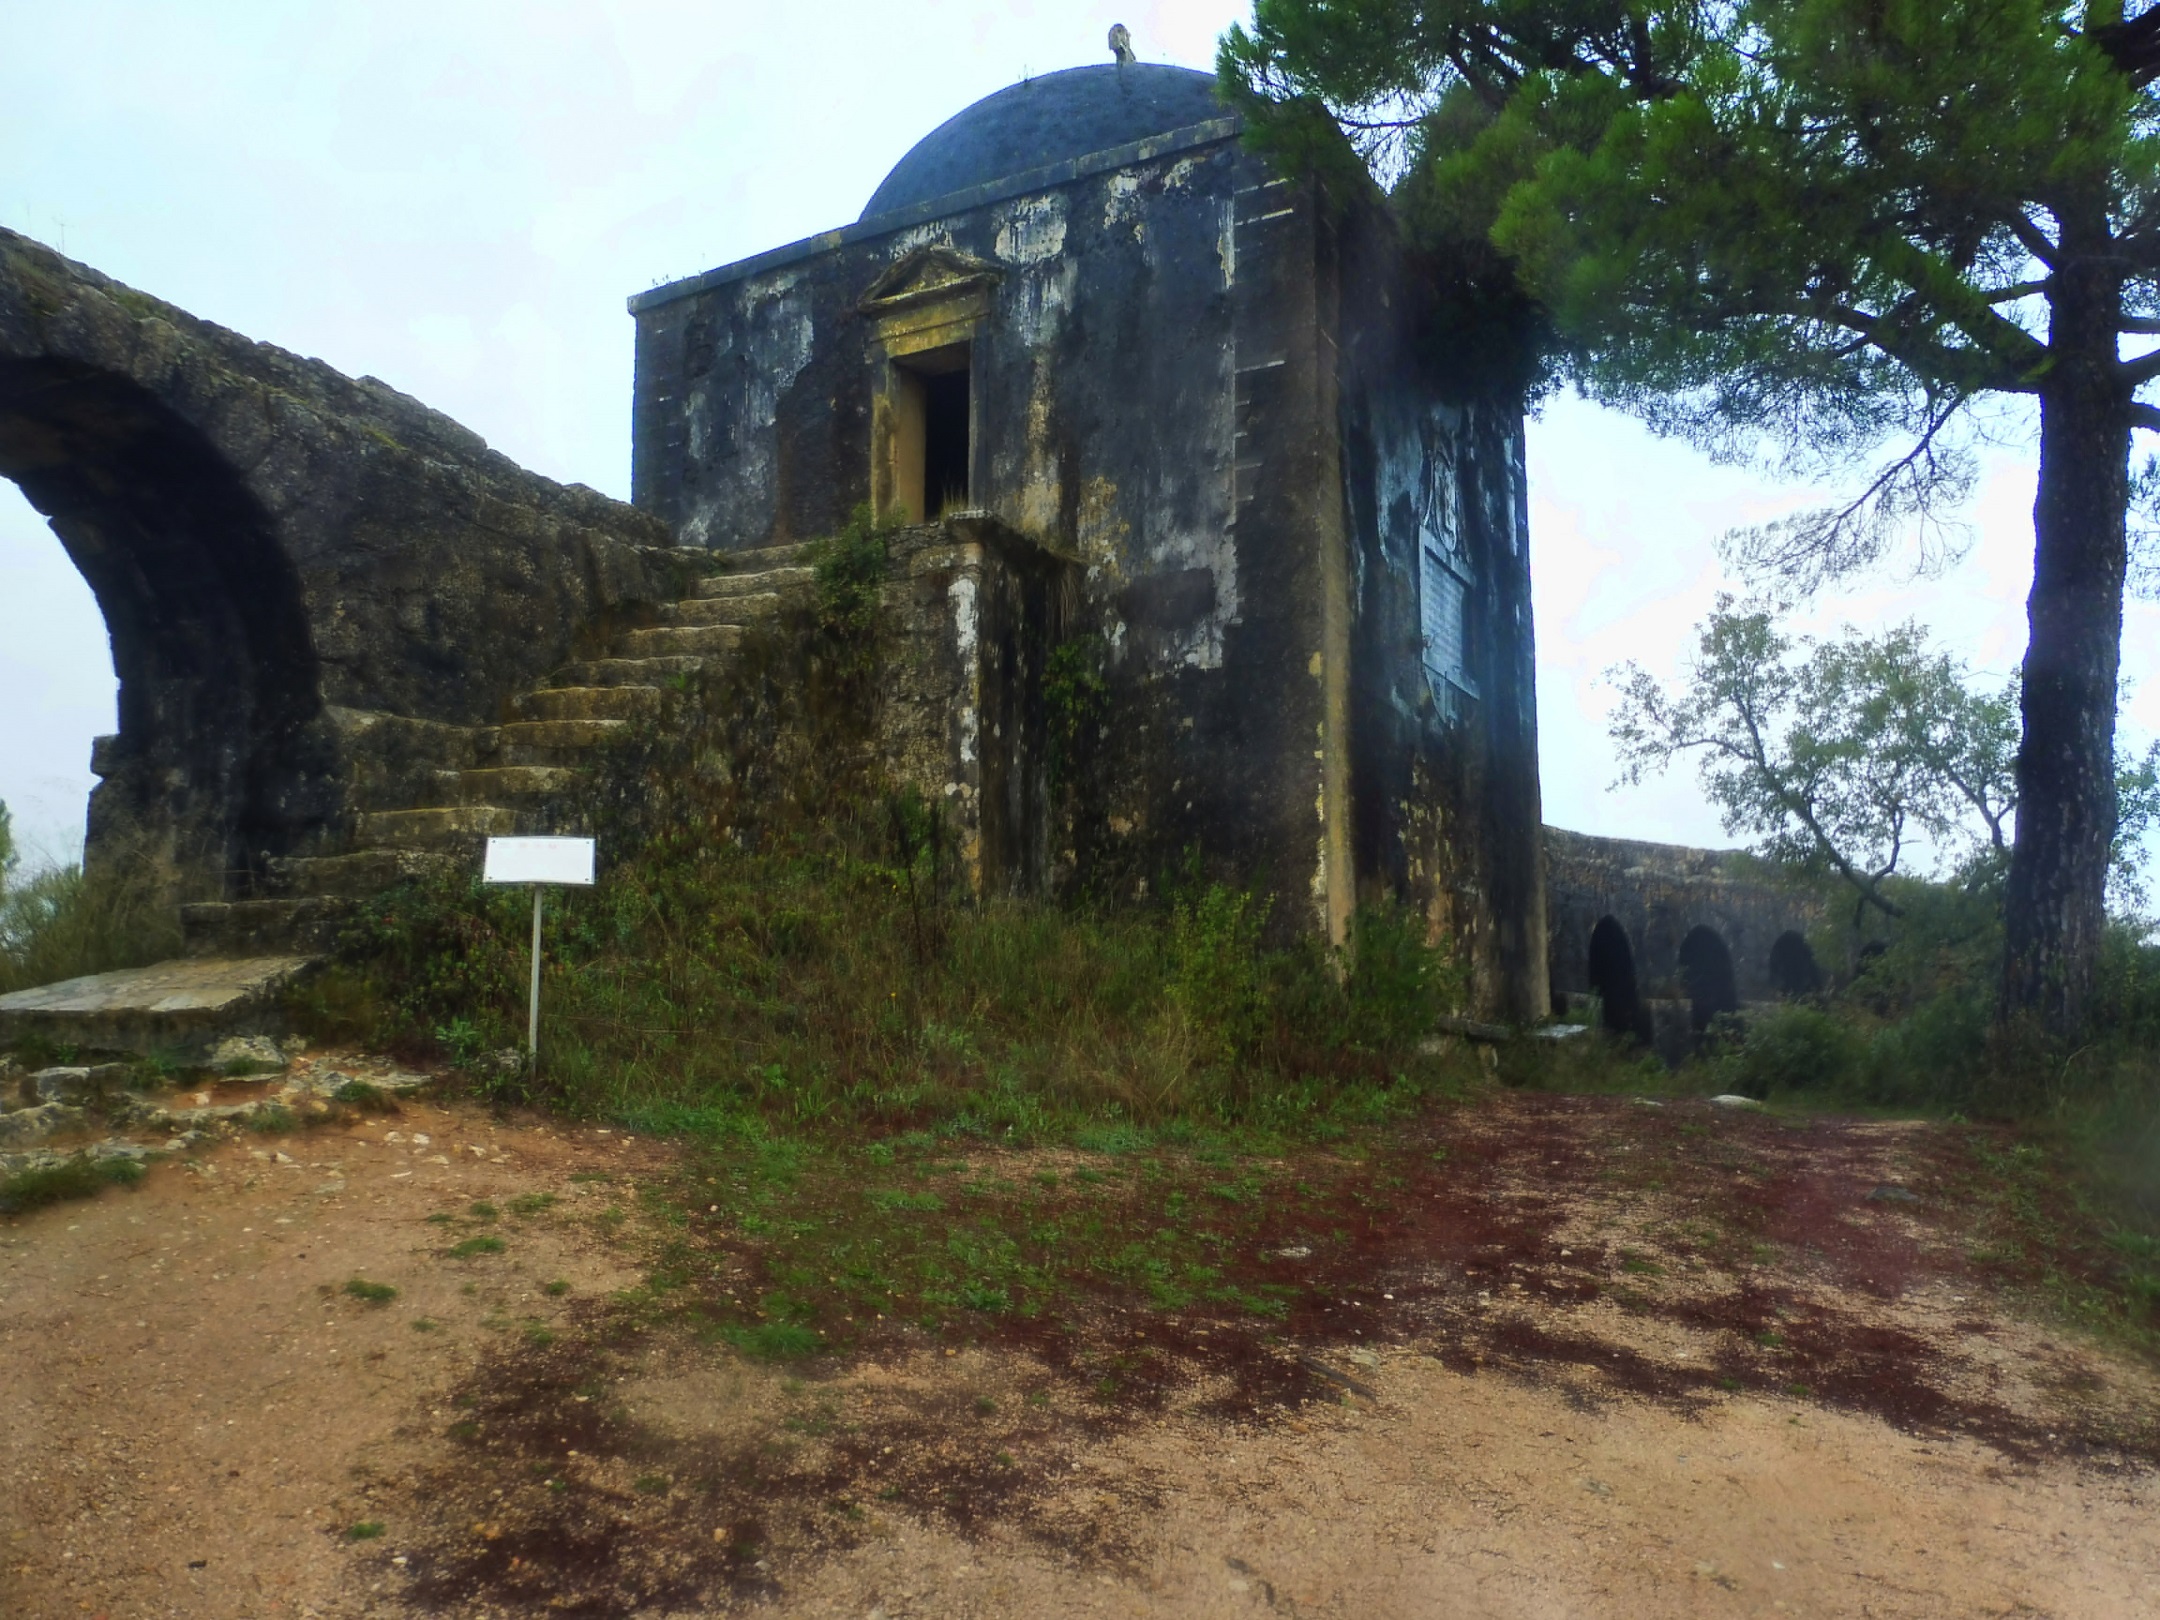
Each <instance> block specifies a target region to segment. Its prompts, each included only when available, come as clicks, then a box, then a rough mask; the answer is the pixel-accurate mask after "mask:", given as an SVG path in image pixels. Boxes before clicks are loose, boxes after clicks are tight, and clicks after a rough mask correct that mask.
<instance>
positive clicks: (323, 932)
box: [180, 894, 359, 956]
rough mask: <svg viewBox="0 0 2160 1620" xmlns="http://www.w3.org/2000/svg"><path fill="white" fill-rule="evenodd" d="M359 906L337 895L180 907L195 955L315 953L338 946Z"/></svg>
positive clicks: (191, 952) (185, 933)
mask: <svg viewBox="0 0 2160 1620" xmlns="http://www.w3.org/2000/svg"><path fill="white" fill-rule="evenodd" d="M358 907H359V901H357V900H355V899H352V898H351V897H349V896H346V895H331V894H315V895H302V896H292V897H287V898H284V899H272V900H201V901H197V902H195V903H194V904H192V905H185V906H182V907H181V908H180V930H181V935H182V937H183V938H184V939H185V941H186V950H187V954H188V955H190V956H260V955H264V954H266V953H269V952H275V951H296V952H308V953H314V952H317V951H327V950H330V949H331V948H332V947H333V946H335V945H336V944H337V936H338V935H339V934H340V933H341V932H343V930H344V928H345V926H346V924H347V923H348V922H349V921H350V920H351V918H352V915H353V913H354V912H355V911H356V910H357V909H358Z"/></svg>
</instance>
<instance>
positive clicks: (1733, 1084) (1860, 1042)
mask: <svg viewBox="0 0 2160 1620" xmlns="http://www.w3.org/2000/svg"><path fill="white" fill-rule="evenodd" d="M1866 1049H1867V1043H1866V1041H1865V1039H1864V1038H1863V1037H1862V1036H1861V1035H1860V1034H1859V1033H1858V1032H1857V1031H1856V1030H1855V1029H1853V1027H1852V1026H1851V1025H1850V1024H1849V1023H1847V1022H1845V1021H1844V1020H1842V1019H1839V1018H1835V1017H1832V1016H1831V1015H1830V1014H1829V1013H1826V1012H1824V1011H1822V1010H1821V1009H1820V1008H1817V1007H1806V1006H1789V1007H1780V1008H1777V1009H1776V1010H1775V1011H1773V1012H1769V1013H1766V1014H1763V1015H1761V1016H1758V1017H1754V1018H1751V1019H1749V1020H1748V1024H1747V1029H1746V1033H1745V1035H1744V1036H1743V1037H1742V1038H1741V1040H1740V1041H1739V1042H1738V1044H1736V1045H1732V1046H1728V1047H1726V1048H1725V1049H1724V1050H1723V1051H1721V1052H1720V1053H1719V1054H1718V1055H1717V1057H1716V1059H1715V1064H1716V1068H1717V1073H1718V1082H1719V1084H1720V1086H1721V1087H1722V1089H1724V1090H1727V1091H1735V1092H1738V1093H1740V1094H1741V1095H1742V1096H1745V1097H1770V1096H1773V1095H1776V1094H1778V1093H1781V1092H1788V1091H1807V1090H1811V1089H1813V1090H1822V1091H1833V1092H1835V1091H1846V1090H1849V1089H1850V1088H1851V1086H1852V1084H1853V1081H1854V1078H1855V1076H1856V1074H1857V1073H1858V1071H1859V1066H1860V1061H1861V1058H1862V1056H1863V1054H1864V1053H1865V1052H1866Z"/></svg>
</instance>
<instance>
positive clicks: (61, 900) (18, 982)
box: [0, 858, 181, 994]
mask: <svg viewBox="0 0 2160 1620" xmlns="http://www.w3.org/2000/svg"><path fill="white" fill-rule="evenodd" d="M180 945H181V939H180V918H179V913H178V911H177V910H176V909H175V907H174V906H173V904H172V900H171V896H170V895H169V894H168V893H167V892H166V890H165V889H164V887H163V886H162V885H161V884H160V883H159V882H158V880H157V875H156V872H155V871H154V869H153V868H152V867H151V866H150V865H149V864H148V863H147V862H143V861H137V860H133V859H125V858H122V859H115V860H112V861H109V862H107V863H106V864H104V865H102V866H101V867H100V868H99V869H98V870H97V871H95V872H90V873H86V872H85V871H84V870H83V868H82V867H80V866H74V865H70V866H54V867H47V868H45V869H43V870H41V871H37V872H33V873H31V874H29V875H28V876H20V875H11V874H10V873H8V872H0V994H5V993H7V992H8V991H11V990H21V989H25V988H27V987H29V986H31V985H38V984H52V983H54V982H56V981H58V980H61V979H73V978H79V977H81V976H82V975H84V974H88V973H109V972H111V971H112V970H114V969H115V968H124V967H140V966H142V965H143V964H144V963H146V962H156V961H161V960H163V959H164V958H166V957H168V956H175V955H177V954H179V950H180Z"/></svg>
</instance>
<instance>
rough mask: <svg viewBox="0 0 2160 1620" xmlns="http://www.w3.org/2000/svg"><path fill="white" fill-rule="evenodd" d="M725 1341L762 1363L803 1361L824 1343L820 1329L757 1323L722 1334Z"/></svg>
mask: <svg viewBox="0 0 2160 1620" xmlns="http://www.w3.org/2000/svg"><path fill="white" fill-rule="evenodd" d="M721 1336H722V1337H723V1338H725V1339H726V1340H727V1342H728V1343H730V1344H732V1345H733V1346H735V1348H736V1349H738V1350H740V1351H742V1352H743V1354H745V1355H747V1356H755V1357H756V1358H757V1359H758V1360H760V1361H800V1360H801V1359H802V1358H803V1357H804V1356H814V1355H816V1354H817V1353H818V1350H819V1348H820V1347H821V1346H822V1345H823V1343H824V1341H823V1340H821V1339H820V1338H819V1337H818V1333H817V1329H815V1328H809V1327H804V1326H802V1325H801V1324H799V1323H795V1322H755V1323H750V1324H748V1325H743V1326H730V1327H727V1328H724V1329H723V1330H722V1335H721Z"/></svg>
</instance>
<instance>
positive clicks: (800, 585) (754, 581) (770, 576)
mask: <svg viewBox="0 0 2160 1620" xmlns="http://www.w3.org/2000/svg"><path fill="white" fill-rule="evenodd" d="M816 582H817V573H816V571H815V570H814V569H809V568H767V569H764V570H762V571H761V572H758V573H755V574H713V575H709V576H708V577H706V578H704V579H701V580H699V581H698V583H697V590H696V591H695V592H694V593H692V594H694V595H696V596H700V597H720V596H751V595H756V594H758V593H759V592H772V593H775V594H777V593H779V592H781V591H798V590H804V589H807V588H808V587H809V586H811V585H814V584H815V583H816Z"/></svg>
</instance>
